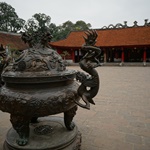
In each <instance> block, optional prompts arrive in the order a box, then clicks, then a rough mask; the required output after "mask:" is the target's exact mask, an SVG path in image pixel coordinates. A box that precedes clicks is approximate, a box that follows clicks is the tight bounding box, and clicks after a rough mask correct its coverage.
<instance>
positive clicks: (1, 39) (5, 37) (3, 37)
mask: <svg viewBox="0 0 150 150" xmlns="http://www.w3.org/2000/svg"><path fill="white" fill-rule="evenodd" d="M0 44H2V45H3V46H9V48H10V49H16V50H23V49H26V48H27V47H28V46H27V45H26V44H25V43H24V42H23V41H22V39H21V35H20V34H16V33H8V32H2V31H0Z"/></svg>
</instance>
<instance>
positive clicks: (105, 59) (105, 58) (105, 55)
mask: <svg viewBox="0 0 150 150" xmlns="http://www.w3.org/2000/svg"><path fill="white" fill-rule="evenodd" d="M103 50H104V63H105V62H106V61H107V54H106V49H103Z"/></svg>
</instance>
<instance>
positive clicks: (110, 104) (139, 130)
mask: <svg viewBox="0 0 150 150" xmlns="http://www.w3.org/2000/svg"><path fill="white" fill-rule="evenodd" d="M69 68H71V69H76V70H80V69H79V67H78V66H72V67H69ZM97 70H98V72H99V75H100V79H101V87H100V90H99V93H98V95H97V96H96V97H95V99H94V100H95V103H96V105H95V106H94V105H91V109H90V110H86V109H82V108H78V111H77V114H76V116H75V117H74V122H75V123H76V124H77V126H78V128H79V130H80V132H81V133H82V150H150V69H149V67H99V68H97ZM61 115H62V114H60V116H61ZM10 127H11V123H10V121H9V114H7V113H3V112H1V111H0V150H2V145H3V142H4V140H5V136H6V133H7V130H8V129H9V128H10Z"/></svg>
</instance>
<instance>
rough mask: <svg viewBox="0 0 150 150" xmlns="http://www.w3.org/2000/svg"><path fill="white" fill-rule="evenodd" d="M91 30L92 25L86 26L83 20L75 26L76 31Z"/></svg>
mask: <svg viewBox="0 0 150 150" xmlns="http://www.w3.org/2000/svg"><path fill="white" fill-rule="evenodd" d="M89 28H91V24H90V23H88V24H86V23H85V22H84V21H82V20H79V21H77V22H76V23H75V24H74V30H88V29H89Z"/></svg>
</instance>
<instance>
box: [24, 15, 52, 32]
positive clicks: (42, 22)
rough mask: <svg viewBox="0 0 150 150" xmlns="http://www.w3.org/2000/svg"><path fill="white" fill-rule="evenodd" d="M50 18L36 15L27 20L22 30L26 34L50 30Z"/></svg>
mask: <svg viewBox="0 0 150 150" xmlns="http://www.w3.org/2000/svg"><path fill="white" fill-rule="evenodd" d="M50 21H51V17H50V16H47V15H46V14H44V13H36V14H34V15H33V16H32V18H31V19H28V21H27V22H26V24H25V25H24V30H25V31H28V33H31V34H32V33H33V32H35V31H36V32H39V31H43V32H44V31H47V30H50Z"/></svg>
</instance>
